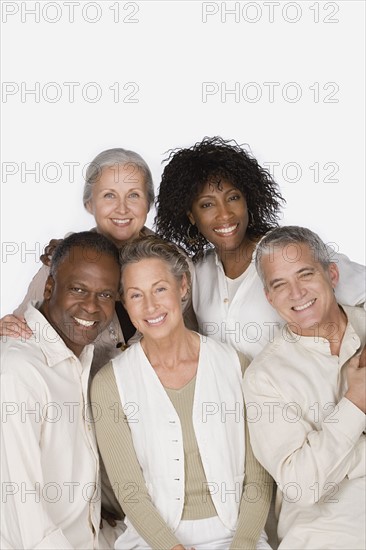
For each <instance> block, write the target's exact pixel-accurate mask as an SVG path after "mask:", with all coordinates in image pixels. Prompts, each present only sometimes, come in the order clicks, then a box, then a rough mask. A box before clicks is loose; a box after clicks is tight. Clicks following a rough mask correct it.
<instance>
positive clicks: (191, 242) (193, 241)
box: [187, 223, 198, 244]
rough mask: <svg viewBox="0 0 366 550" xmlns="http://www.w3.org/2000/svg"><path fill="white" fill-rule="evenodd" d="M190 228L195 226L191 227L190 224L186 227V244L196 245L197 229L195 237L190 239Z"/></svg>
mask: <svg viewBox="0 0 366 550" xmlns="http://www.w3.org/2000/svg"><path fill="white" fill-rule="evenodd" d="M192 227H195V225H193V224H191V223H190V224H189V226H188V229H187V237H188V243H189V244H196V243H197V242H198V230H197V228H196V230H197V235H195V236H194V237H192V235H191V229H192Z"/></svg>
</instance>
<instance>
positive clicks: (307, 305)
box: [292, 299, 315, 311]
mask: <svg viewBox="0 0 366 550" xmlns="http://www.w3.org/2000/svg"><path fill="white" fill-rule="evenodd" d="M314 302H315V299H314V300H310V302H307V303H306V304H304V305H303V306H294V307H293V308H292V309H293V310H294V311H302V310H303V309H306V308H308V307H310V306H312V305H313V303H314Z"/></svg>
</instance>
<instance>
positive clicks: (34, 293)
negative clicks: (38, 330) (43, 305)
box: [13, 265, 50, 317]
mask: <svg viewBox="0 0 366 550" xmlns="http://www.w3.org/2000/svg"><path fill="white" fill-rule="evenodd" d="M49 273H50V268H49V267H48V266H46V265H43V266H42V267H41V268H40V269H39V270H38V271H37V273H36V274H35V276H34V277H33V279H32V281H31V283H30V285H29V287H28V290H27V294H26V295H25V297H24V299H23V301H22V303H21V304H20V305H19V306H18V307H17V308H16V309H15V310H14V312H13V313H14V315H16V316H17V317H20V316H21V315H24V312H25V310H26V309H27V305H28V302H31V301H36V302H40V301H41V300H43V291H44V287H45V284H46V281H47V277H48V275H49Z"/></svg>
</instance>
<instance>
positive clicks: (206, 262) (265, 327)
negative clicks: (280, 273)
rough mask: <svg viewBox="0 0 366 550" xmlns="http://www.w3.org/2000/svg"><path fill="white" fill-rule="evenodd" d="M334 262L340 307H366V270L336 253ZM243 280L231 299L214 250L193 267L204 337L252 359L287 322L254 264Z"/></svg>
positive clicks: (194, 295)
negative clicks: (268, 298)
mask: <svg viewBox="0 0 366 550" xmlns="http://www.w3.org/2000/svg"><path fill="white" fill-rule="evenodd" d="M331 258H332V261H334V262H335V263H336V264H337V265H338V269H339V272H340V281H339V284H338V285H337V288H336V296H337V300H338V302H340V303H342V304H346V305H351V306H354V305H359V304H362V303H364V302H365V277H366V269H365V267H364V266H362V265H360V264H357V263H355V262H351V261H350V260H349V258H347V256H345V255H343V254H335V253H334V254H332V256H331ZM241 277H242V280H241V283H240V285H239V288H238V289H237V291H236V293H235V295H234V297H233V298H232V300H230V296H229V288H228V284H227V279H226V276H225V272H224V269H223V266H222V263H221V261H220V260H219V258H218V257H217V255H216V253H215V251H214V250H210V251H209V252H207V254H206V255H205V256H204V258H203V259H202V260H200V261H199V262H198V263H197V264H195V272H194V276H193V284H192V304H193V309H194V311H195V313H196V317H197V321H198V326H199V331H200V332H201V334H205V335H207V336H211V337H212V338H214V339H215V340H218V341H219V342H223V343H225V342H226V343H228V344H230V345H231V346H232V347H234V348H235V349H236V350H237V351H241V352H242V353H244V355H246V356H247V357H248V358H249V359H253V357H255V356H256V355H257V354H258V353H259V352H260V351H261V350H262V349H263V348H264V346H265V345H266V344H267V343H268V342H272V341H273V339H274V336H275V335H276V334H277V333H278V332H279V330H280V329H281V328H282V327H283V325H284V321H283V320H282V319H281V317H279V315H278V314H277V312H276V310H275V309H274V308H273V307H272V306H271V305H270V304H269V303H268V302H267V299H266V297H265V294H264V290H263V284H262V282H261V280H260V278H259V276H258V275H257V272H256V269H255V265H254V261H252V263H251V264H250V265H249V267H248V268H247V270H246V271H245V273H244V274H243V276H241Z"/></svg>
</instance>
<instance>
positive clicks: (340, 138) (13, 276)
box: [1, 0, 365, 315]
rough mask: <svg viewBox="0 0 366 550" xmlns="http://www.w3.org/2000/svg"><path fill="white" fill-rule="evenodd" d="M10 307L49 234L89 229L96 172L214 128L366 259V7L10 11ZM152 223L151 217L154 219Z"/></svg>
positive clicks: (145, 5) (153, 159) (6, 164)
mask: <svg viewBox="0 0 366 550" xmlns="http://www.w3.org/2000/svg"><path fill="white" fill-rule="evenodd" d="M1 10H2V12H1V19H2V49H3V54H2V64H3V69H2V81H3V82H2V100H1V108H2V125H3V130H2V138H3V139H2V165H1V168H2V191H1V193H2V212H1V214H2V218H1V237H2V260H1V268H2V302H1V314H2V315H3V314H4V313H7V312H9V311H12V309H13V308H14V307H15V306H16V305H17V304H18V303H19V302H20V300H21V299H22V297H23V295H24V293H25V291H26V288H27V285H28V283H29V281H30V279H31V277H32V275H33V274H34V273H35V272H36V270H37V269H38V268H39V266H40V264H39V259H38V257H39V254H40V253H41V251H42V248H43V246H44V244H45V243H47V242H48V240H49V238H50V237H62V236H63V235H64V234H65V233H66V232H68V231H78V230H83V229H88V228H90V227H92V226H93V220H92V218H91V216H90V215H88V214H87V213H86V212H85V211H84V210H83V207H82V201H81V197H82V187H83V167H84V166H85V165H86V164H87V163H88V162H90V161H91V160H92V158H93V157H94V156H95V155H96V154H97V153H99V152H100V151H102V150H104V149H107V148H110V147H124V148H129V149H133V150H136V151H137V152H139V153H140V154H141V155H142V156H143V157H144V158H145V159H146V161H147V162H148V164H149V165H150V167H151V169H152V172H153V176H154V182H155V186H156V188H157V187H158V185H159V181H160V174H161V170H162V166H161V162H162V160H163V158H164V156H165V155H164V153H165V152H166V151H167V150H168V149H170V148H173V147H178V146H180V147H182V146H190V145H192V144H193V143H194V142H196V141H199V140H201V139H202V138H203V137H204V136H205V135H208V136H212V135H221V136H222V137H224V138H226V139H229V138H234V139H236V141H238V142H239V143H246V144H248V145H249V146H250V149H251V151H252V153H253V154H254V155H255V156H256V157H257V159H258V160H259V162H260V163H262V164H265V165H267V166H268V167H269V168H270V169H271V170H272V171H273V170H274V175H275V178H276V179H277V181H278V183H279V184H280V186H281V189H282V192H283V195H284V196H285V198H286V200H287V206H286V208H285V210H284V217H283V223H291V224H299V225H306V226H309V227H311V228H312V229H314V230H316V231H318V232H319V233H320V235H321V236H322V237H323V239H324V240H325V241H326V242H333V243H336V244H335V246H337V247H339V250H341V251H342V252H345V253H346V254H348V255H349V256H350V257H351V258H353V259H354V260H356V261H359V262H361V263H364V262H365V224H364V205H365V189H364V179H365V178H364V176H365V174H364V151H365V142H364V137H365V131H364V130H365V126H364V120H365V112H364V82H365V71H364V67H365V56H364V52H365V43H364V18H365V13H364V12H365V3H364V2H363V1H362V0H360V1H352V0H346V1H337V2H324V1H321V2H313V1H309V2H308V1H298V2H285V1H277V2H275V1H268V2H266V1H257V2H199V1H197V2H196V1H192V2H187V1H184V2H183V1H182V2H179V1H178V2H172V1H169V2H168V1H166V2H164V1H161V2H156V1H144V2H117V1H114V2H113V1H99V2H87V1H81V0H80V1H64V2H63V1H58V2H47V1H43V2H5V1H3V2H2V3H1ZM152 219H153V215H150V216H149V225H150V226H151V223H152Z"/></svg>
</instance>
